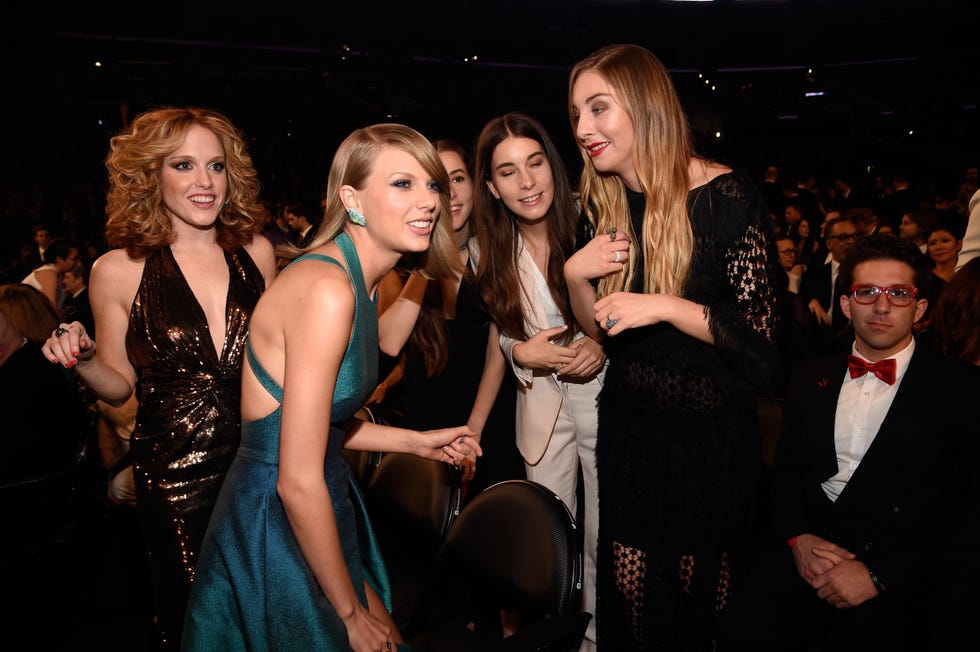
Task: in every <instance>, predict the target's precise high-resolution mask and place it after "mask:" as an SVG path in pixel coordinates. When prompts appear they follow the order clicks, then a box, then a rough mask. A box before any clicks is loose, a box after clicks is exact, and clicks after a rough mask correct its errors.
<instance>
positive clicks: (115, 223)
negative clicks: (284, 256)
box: [105, 107, 262, 258]
mask: <svg viewBox="0 0 980 652" xmlns="http://www.w3.org/2000/svg"><path fill="white" fill-rule="evenodd" d="M194 125H200V126H202V127H205V128H207V129H210V130H211V131H212V132H214V134H215V135H216V136H217V137H218V140H219V141H220V142H221V147H222V149H223V150H224V153H225V172H226V174H227V175H228V196H227V198H226V200H227V201H226V205H225V206H224V208H222V210H221V213H220V214H219V215H218V221H217V223H216V225H215V227H216V231H217V242H218V244H219V245H220V246H221V247H222V248H223V249H225V250H228V251H233V250H235V249H237V248H239V247H240V246H242V245H244V244H247V243H249V242H251V241H252V238H253V237H254V236H255V234H256V233H258V231H259V229H261V228H262V206H261V204H260V203H259V181H258V174H257V173H256V171H255V168H254V167H253V166H252V157H251V156H250V155H249V153H248V146H247V143H246V141H245V139H244V138H243V137H242V135H241V133H240V132H239V131H238V129H237V128H236V127H235V126H234V125H233V124H232V122H231V121H230V120H229V119H228V118H227V117H225V116H224V115H222V114H220V113H218V112H216V111H212V110H209V109H203V108H197V107H185V108H178V107H163V108H159V109H154V110H150V111H147V112H145V113H142V114H140V115H139V116H137V118H136V119H135V120H133V122H132V124H131V125H130V126H129V128H128V129H126V130H125V131H123V132H122V133H120V134H118V135H116V136H113V137H112V138H111V139H110V141H109V154H108V156H106V159H105V166H106V169H107V170H108V172H109V192H108V195H107V197H106V217H107V221H106V226H105V237H106V241H107V242H108V244H109V245H110V246H112V247H122V248H125V249H126V252H127V253H128V254H129V256H130V257H131V258H144V257H146V255H147V254H149V253H150V252H151V251H153V250H155V249H159V248H160V247H163V246H165V245H168V244H170V243H171V242H173V240H174V237H175V235H174V228H173V223H172V221H171V220H172V218H171V217H170V213H169V211H167V209H166V207H165V206H164V203H163V184H162V182H161V170H162V168H163V161H164V159H165V158H166V157H167V156H169V155H171V154H173V153H174V152H175V151H177V149H179V148H180V146H181V145H182V144H183V142H184V138H185V137H186V136H187V132H188V131H189V130H190V128H191V127H192V126H194Z"/></svg>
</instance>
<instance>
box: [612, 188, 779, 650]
mask: <svg viewBox="0 0 980 652" xmlns="http://www.w3.org/2000/svg"><path fill="white" fill-rule="evenodd" d="M629 200H630V212H631V214H632V220H633V229H634V233H639V232H640V228H639V227H640V221H641V220H642V216H643V208H644V202H645V199H644V197H643V195H641V194H636V193H630V197H629ZM688 212H689V214H690V216H691V223H692V228H693V232H694V256H693V260H692V263H691V269H690V273H689V276H688V279H687V283H686V286H685V290H684V296H685V297H686V298H688V299H690V300H691V301H694V302H697V303H699V304H702V305H704V306H707V307H708V309H709V323H710V329H711V333H712V335H713V336H714V340H715V344H714V345H710V344H706V343H704V342H701V341H699V340H696V339H694V338H692V337H690V336H688V335H685V334H683V333H681V332H680V331H679V330H677V329H676V328H674V327H673V326H671V325H670V324H657V325H654V326H648V327H643V328H638V329H633V330H628V331H626V332H624V333H622V334H620V335H617V336H616V337H612V338H609V339H608V340H607V344H606V347H607V354H608V356H609V368H608V371H607V372H606V382H605V385H604V386H603V389H602V392H601V393H600V395H599V433H598V446H597V452H596V456H597V462H598V471H599V549H598V577H597V585H598V586H597V592H598V596H597V606H596V611H597V627H598V645H599V650H601V651H602V652H625V651H628V650H643V651H644V652H647V651H650V650H665V651H671V652H677V651H679V650H711V649H713V646H714V644H713V631H714V625H715V620H716V618H717V615H718V613H719V611H720V610H721V609H722V608H723V607H724V606H725V603H726V600H727V599H728V597H729V595H730V593H731V591H732V589H733V586H734V585H735V582H736V580H737V577H738V571H739V569H740V567H741V565H742V564H743V563H744V562H745V561H746V559H745V556H746V555H745V553H746V546H747V544H748V542H749V540H750V537H751V534H752V523H753V516H754V512H755V507H756V501H757V498H758V496H759V484H758V483H759V479H760V476H759V472H760V469H761V456H760V444H759V432H758V421H757V418H756V397H757V396H759V395H760V394H762V393H766V392H768V391H770V387H771V383H772V379H773V377H774V374H775V372H776V370H775V366H776V360H777V354H776V348H775V345H774V344H773V339H774V336H775V330H776V327H777V322H778V312H779V307H778V295H777V291H778V288H779V284H778V283H776V282H774V281H773V279H775V278H776V274H777V273H778V272H779V269H778V266H777V262H776V261H777V256H776V252H775V247H774V244H773V243H774V238H773V225H772V220H771V218H770V217H769V214H768V212H767V210H766V208H765V204H764V202H763V200H762V198H761V196H760V195H759V193H758V191H757V190H756V188H755V186H754V185H753V184H752V182H751V181H750V180H749V178H748V177H747V176H746V175H745V174H744V173H740V172H733V173H728V174H724V175H721V176H719V177H717V178H716V179H714V180H712V181H711V182H709V183H708V184H706V185H704V186H701V187H699V188H696V189H694V190H692V191H691V193H690V195H689V198H688ZM637 249H638V248H635V247H634V251H636V250H637ZM633 255H634V256H637V262H638V264H639V265H640V266H641V268H642V264H643V261H642V253H641V252H638V251H636V253H635V254H633ZM637 278H638V279H642V273H640V274H638V275H637ZM635 286H636V287H634V288H633V291H634V292H642V280H638V281H637V282H636V284H635Z"/></svg>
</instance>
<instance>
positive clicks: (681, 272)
mask: <svg viewBox="0 0 980 652" xmlns="http://www.w3.org/2000/svg"><path fill="white" fill-rule="evenodd" d="M586 71H593V72H595V73H597V74H598V75H600V76H601V77H602V78H603V80H605V82H606V83H607V84H609V86H610V88H611V89H612V90H613V92H614V93H615V96H616V99H617V102H618V103H620V105H621V106H622V108H623V110H624V111H626V113H627V114H628V115H629V117H630V120H631V121H632V123H633V167H634V168H635V169H636V172H637V177H638V178H639V182H640V186H641V188H642V191H643V194H644V196H645V197H646V210H645V212H644V214H643V233H642V234H639V235H640V236H641V237H640V238H639V239H638V238H637V234H635V233H633V232H632V231H633V230H632V226H631V223H630V212H629V205H628V203H627V197H626V184H625V183H624V182H623V180H622V178H620V177H619V176H618V175H615V174H602V173H600V172H599V171H598V170H596V168H595V165H594V164H593V162H592V158H591V157H590V156H589V153H588V152H587V151H585V149H584V148H583V147H581V145H580V147H579V152H580V154H581V156H582V161H583V163H584V169H583V171H582V177H581V180H580V183H579V190H580V195H581V201H582V206H583V209H584V211H585V214H586V215H587V216H588V218H589V220H590V221H591V222H592V225H593V226H594V227H595V228H596V232H597V233H606V232H608V231H609V230H611V229H612V228H613V227H615V228H616V229H617V230H619V231H622V232H624V233H629V234H630V237H631V238H632V239H633V243H634V244H633V245H632V246H633V247H635V246H636V243H637V242H640V243H641V245H642V252H643V260H644V261H645V265H644V278H643V290H644V292H650V293H653V292H664V293H667V294H673V295H680V294H681V292H682V291H683V288H684V283H685V281H686V280H687V273H688V270H689V268H690V264H691V255H692V252H693V250H694V235H693V233H692V231H691V221H690V218H689V216H688V214H687V198H688V191H689V189H690V185H691V182H690V175H689V173H688V166H689V165H690V161H691V158H692V157H693V156H694V147H693V144H692V142H691V135H690V129H689V127H688V122H687V116H686V115H685V114H684V110H683V109H682V107H681V102H680V98H679V97H678V96H677V92H676V90H675V89H674V84H673V82H672V80H671V78H670V74H669V73H668V71H667V69H666V68H665V67H664V65H663V64H662V63H661V62H660V60H659V59H658V58H657V57H656V56H654V55H653V53H651V52H650V51H649V50H647V49H645V48H643V47H640V46H638V45H629V44H625V45H608V46H606V47H603V48H601V49H599V50H597V51H595V52H593V53H592V54H590V55H589V56H587V57H586V58H585V59H582V60H581V61H579V62H578V63H577V64H575V67H574V68H572V72H571V74H570V76H569V81H568V112H569V118H570V119H571V123H572V130H573V131H574V130H575V128H576V123H577V121H578V116H577V113H576V111H575V109H574V106H573V103H572V90H573V88H574V87H575V82H576V81H577V80H578V78H579V76H580V75H581V74H582V73H583V72H586ZM633 261H634V256H630V257H629V258H628V260H627V264H626V266H625V267H624V269H623V271H621V272H619V273H616V274H610V275H608V276H605V277H603V278H602V279H600V281H599V296H605V295H607V294H610V293H612V292H617V291H621V290H628V289H629V288H630V287H632V284H633V277H634V275H635V274H636V268H635V265H634V264H633Z"/></svg>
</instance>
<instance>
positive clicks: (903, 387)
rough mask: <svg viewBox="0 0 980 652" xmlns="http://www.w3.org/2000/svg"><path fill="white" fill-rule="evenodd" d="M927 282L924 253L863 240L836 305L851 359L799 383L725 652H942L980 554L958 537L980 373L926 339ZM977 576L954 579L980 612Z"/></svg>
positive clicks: (800, 377)
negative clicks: (938, 625)
mask: <svg viewBox="0 0 980 652" xmlns="http://www.w3.org/2000/svg"><path fill="white" fill-rule="evenodd" d="M929 274H930V269H929V265H928V260H927V258H926V256H924V255H922V253H921V252H920V251H919V250H918V247H916V246H915V245H913V244H911V243H909V242H904V241H902V240H899V239H898V238H895V237H892V236H887V235H870V236H866V237H864V238H862V239H860V240H859V241H858V242H856V243H855V245H854V247H853V248H852V249H851V250H850V251H849V252H848V254H847V257H846V258H845V260H844V263H843V264H842V266H841V270H840V276H841V280H842V284H843V287H845V288H847V289H846V290H845V291H844V292H843V293H842V294H841V296H840V297H839V305H840V308H841V310H843V311H844V312H845V313H846V314H847V316H848V317H850V319H851V323H852V325H853V328H854V341H853V344H852V349H851V353H852V354H851V355H850V356H848V355H847V354H846V353H841V354H836V355H833V356H829V357H822V358H813V359H811V360H809V361H806V362H804V363H802V364H800V365H799V366H798V367H797V369H796V371H795V373H794V375H793V380H792V382H791V384H790V389H789V392H788V394H787V398H786V402H785V411H784V421H783V430H782V434H781V436H780V441H779V444H778V447H777V450H776V457H775V463H774V467H773V475H772V478H771V485H770V487H771V496H770V502H769V510H770V511H769V512H768V514H769V518H770V523H771V533H770V534H771V540H770V541H767V542H766V544H765V547H764V548H763V549H762V551H761V552H760V555H759V558H758V561H757V563H756V565H755V567H754V568H753V569H752V570H750V572H749V574H748V576H747V579H746V581H745V582H744V583H742V584H740V585H739V586H737V587H735V591H734V595H733V599H732V601H731V602H730V603H729V605H728V607H727V609H726V612H725V614H724V615H723V617H722V623H721V632H720V639H721V640H722V641H723V645H721V646H720V647H719V650H724V651H728V650H750V649H751V650H808V651H810V650H834V651H835V652H842V651H845V650H888V651H901V650H912V649H915V650H922V649H929V648H928V644H927V643H926V641H927V640H928V637H929V635H930V634H929V626H930V624H929V621H930V618H931V617H932V616H933V608H932V605H933V602H934V597H935V596H938V595H943V594H942V593H934V591H936V589H937V587H938V588H939V590H940V591H946V590H948V587H949V579H950V577H951V576H954V575H955V574H957V573H959V572H962V569H964V568H967V567H969V566H968V565H967V564H965V563H961V562H963V561H964V560H965V559H966V557H967V555H970V556H975V554H974V553H972V551H968V550H967V547H966V546H963V545H960V544H958V543H957V542H958V541H960V542H962V541H963V537H962V536H961V531H962V530H963V525H964V522H965V519H967V518H969V519H970V520H971V522H972V521H975V520H976V516H975V515H974V513H975V512H976V509H977V507H976V504H975V503H972V502H970V493H971V487H973V491H974V493H975V487H976V480H975V478H974V479H972V480H971V477H972V476H971V474H973V473H975V471H973V470H972V469H971V468H970V467H971V466H972V465H974V464H975V463H976V459H975V451H976V446H977V444H976V442H977V441H978V440H980V426H978V422H977V420H976V418H975V414H974V412H973V410H972V409H971V408H970V407H969V406H970V405H972V404H973V403H975V401H976V397H977V396H978V395H980V378H978V374H980V368H977V367H973V366H971V365H967V364H966V363H963V362H961V361H958V360H952V359H947V358H941V357H939V356H938V354H936V353H935V352H934V351H933V350H932V349H931V348H930V347H928V346H925V345H924V344H923V345H921V346H917V343H916V340H915V338H914V337H913V331H912V325H913V324H914V323H915V322H916V321H917V320H918V319H919V318H921V316H922V314H923V313H924V312H925V309H926V301H925V300H924V299H922V298H921V295H922V294H924V290H925V289H926V287H927V286H926V284H927V283H928V282H929V278H930V277H929ZM971 483H972V484H971ZM975 543H976V542H975V541H973V544H971V547H972V545H975ZM972 567H973V568H975V567H976V564H975V563H974V564H973V565H972ZM976 580H977V578H976V577H959V576H957V577H956V582H957V583H958V584H962V585H963V586H964V587H967V588H966V589H965V590H964V594H965V595H969V596H971V599H972V600H974V601H975V600H976V597H975V596H976V595H977V590H976V587H977V581H976ZM966 611H971V609H967V610H966ZM973 611H974V613H975V610H973ZM964 629H965V628H964Z"/></svg>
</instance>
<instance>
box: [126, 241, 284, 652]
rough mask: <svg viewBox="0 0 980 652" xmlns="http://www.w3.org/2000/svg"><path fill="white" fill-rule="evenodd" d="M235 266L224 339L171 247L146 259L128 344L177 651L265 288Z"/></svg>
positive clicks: (145, 503)
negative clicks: (217, 342)
mask: <svg viewBox="0 0 980 652" xmlns="http://www.w3.org/2000/svg"><path fill="white" fill-rule="evenodd" d="M225 261H226V262H227V264H228V270H229V272H230V278H229V285H228V296H227V301H226V308H225V339H224V343H223V345H222V349H221V354H220V356H219V355H218V354H217V353H216V351H215V347H214V344H213V340H212V338H211V334H210V332H209V329H208V324H207V318H206V317H205V314H204V310H203V308H202V307H201V305H200V304H199V303H198V301H197V298H196V297H195V296H194V293H193V292H192V291H191V288H190V286H189V285H188V284H187V281H186V279H185V278H184V275H183V274H182V273H181V271H180V268H179V267H178V265H177V262H176V260H175V259H174V256H173V253H172V252H171V250H170V247H163V248H161V249H159V250H157V251H155V252H153V253H151V254H150V255H149V256H148V257H147V258H146V262H145V265H144V268H143V277H142V279H141V281H140V286H139V290H138V291H137V293H136V299H135V301H134V302H133V307H132V310H131V311H130V316H129V331H128V332H127V334H126V349H127V352H128V354H129V360H130V362H131V363H132V365H133V367H134V368H135V369H136V372H137V378H138V381H137V387H136V392H137V398H138V399H139V411H138V413H137V425H136V431H135V432H134V433H133V437H132V440H131V446H132V455H133V473H134V475H135V480H136V502H137V509H138V511H139V515H140V521H141V524H142V528H143V536H144V540H145V544H146V548H147V554H148V559H149V564H150V574H151V580H152V584H153V592H154V599H155V602H156V605H155V614H156V616H157V619H158V629H159V633H160V636H161V645H162V647H163V648H164V649H176V648H177V646H178V645H179V643H180V627H181V624H182V622H183V618H184V610H185V607H186V604H187V596H188V593H189V591H190V584H191V580H192V579H193V575H194V565H195V563H196V561H197V553H198V550H199V548H200V545H201V542H202V541H203V539H204V532H205V530H206V529H207V525H208V519H209V518H210V516H211V510H212V508H213V507H214V503H215V500H216V499H217V496H218V491H219V490H220V489H221V484H222V482H223V481H224V478H225V474H226V473H227V471H228V467H229V466H230V465H231V462H232V460H233V459H234V456H235V452H236V450H237V449H238V443H239V440H240V436H241V410H240V403H241V395H240V394H241V368H242V353H243V351H244V346H245V341H246V334H247V332H248V318H249V317H250V316H251V314H252V310H253V309H254V308H255V304H256V302H257V301H258V299H259V295H260V294H261V293H262V290H263V289H264V287H265V283H264V280H263V278H262V274H261V272H260V271H259V269H258V267H256V265H255V263H254V262H253V261H252V259H251V258H250V257H249V255H248V254H247V253H246V252H245V251H244V249H239V250H237V251H235V252H230V253H229V252H225Z"/></svg>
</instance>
